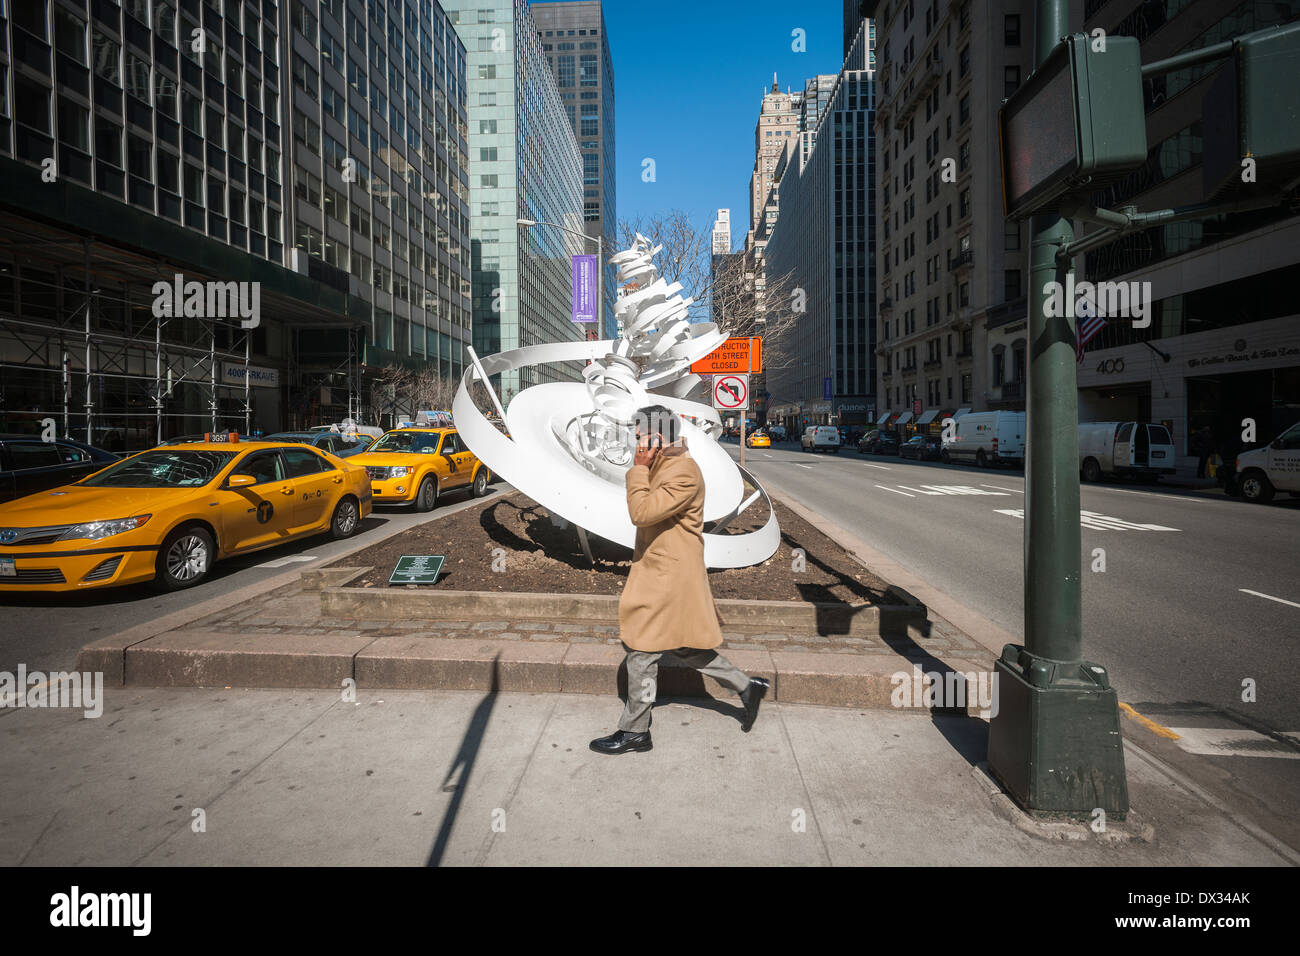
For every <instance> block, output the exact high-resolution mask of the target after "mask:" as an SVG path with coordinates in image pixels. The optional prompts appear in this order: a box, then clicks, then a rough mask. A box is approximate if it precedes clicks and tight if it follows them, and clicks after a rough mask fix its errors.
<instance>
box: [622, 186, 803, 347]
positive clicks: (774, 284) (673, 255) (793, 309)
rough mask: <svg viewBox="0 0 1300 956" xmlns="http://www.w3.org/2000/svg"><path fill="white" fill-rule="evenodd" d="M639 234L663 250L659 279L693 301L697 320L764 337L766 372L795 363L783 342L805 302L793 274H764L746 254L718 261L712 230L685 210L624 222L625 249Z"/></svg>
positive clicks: (657, 258)
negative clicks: (700, 225) (678, 286)
mask: <svg viewBox="0 0 1300 956" xmlns="http://www.w3.org/2000/svg"><path fill="white" fill-rule="evenodd" d="M638 233H640V234H641V235H643V236H645V237H646V238H647V239H649V240H650V241H651V242H652V243H653V244H654V245H661V246H663V248H662V249H661V250H660V252H659V253H658V254H657V255H656V256H655V264H656V265H657V266H658V267H659V275H660V276H661V277H663V279H664V280H665V281H666V282H668V283H669V284H671V283H673V282H680V283H681V284H682V294H683V295H689V296H691V297H693V298H694V300H695V301H694V302H693V303H692V305H691V317H692V319H694V320H695V321H712V322H716V323H717V324H718V327H719V328H720V329H722V331H724V332H726V333H727V334H728V335H761V336H763V365H764V367H765V368H783V367H785V366H787V365H789V364H790V363H791V362H792V361H793V357H792V355H791V354H790V352H789V350H788V349H787V348H785V347H783V344H782V340H783V339H784V338H787V336H786V333H787V332H789V331H790V330H791V329H793V327H794V325H795V323H796V322H797V321H798V319H799V317H800V316H801V315H802V314H803V310H804V298H805V297H804V295H803V292H802V289H800V288H799V284H798V282H797V280H796V277H795V275H794V273H793V272H787V273H783V274H780V275H773V274H768V275H766V276H763V275H762V274H761V272H762V270H761V262H760V261H759V260H758V259H757V257H755V256H754V255H749V254H746V253H744V252H736V253H730V254H727V255H720V256H717V257H714V255H713V235H712V231H711V230H709V229H702V228H697V227H696V225H695V223H694V222H693V221H692V220H691V217H690V216H689V215H688V214H687V213H685V212H683V211H682V210H680V209H674V210H672V211H670V212H667V213H662V214H660V215H656V216H642V217H639V218H637V219H632V220H626V219H625V220H623V221H621V222H620V223H619V238H620V248H624V249H626V248H628V247H629V246H631V245H632V243H633V242H634V241H635V240H636V236H637V234H638Z"/></svg>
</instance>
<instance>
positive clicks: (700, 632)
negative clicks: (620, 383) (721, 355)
mask: <svg viewBox="0 0 1300 956" xmlns="http://www.w3.org/2000/svg"><path fill="white" fill-rule="evenodd" d="M681 430H682V423H681V419H680V418H678V417H677V414H676V413H675V412H673V411H672V410H671V409H668V408H665V407H664V406H662V405H652V406H650V407H649V408H644V409H642V410H641V411H640V413H639V414H638V425H637V449H636V457H635V458H634V459H633V464H632V467H631V468H629V469H628V472H627V479H626V482H627V510H628V513H629V515H630V516H631V518H632V523H633V524H634V525H636V546H635V548H634V549H633V552H632V567H631V570H629V571H628V575H627V584H626V585H625V586H624V588H623V596H622V598H621V599H620V600H619V604H618V623H619V631H620V636H621V638H622V641H623V645H624V646H625V647H626V648H627V706H626V707H625V709H624V711H623V716H622V719H620V720H619V723H618V730H617V731H616V732H615V733H613V734H611V735H610V736H608V737H601V738H599V739H597V740H593V741H592V742H591V749H592V750H594V751H596V752H597V753H604V754H622V753H628V752H635V751H645V750H650V749H651V747H652V746H653V745H652V743H651V740H650V709H651V707H653V706H654V701H655V694H656V691H657V680H658V675H659V658H660V657H661V656H663V655H664V654H665V653H671V654H673V655H675V656H676V657H677V658H679V659H680V660H681V661H683V662H684V663H686V664H688V665H690V666H691V667H694V668H696V669H697V670H699V671H700V672H701V673H704V674H707V675H709V676H710V677H712V678H713V679H714V680H716V681H718V682H719V683H720V684H722V685H723V686H725V687H730V688H731V689H732V690H733V691H735V692H736V693H737V694H739V695H740V699H741V703H742V704H743V705H744V716H743V717H742V719H741V728H742V729H743V730H744V731H745V732H746V733H748V732H749V730H750V728H751V727H753V725H754V719H755V717H756V716H757V715H758V705H759V702H760V701H761V700H762V699H763V696H764V695H765V694H766V693H767V690H768V686H769V685H768V682H767V681H765V680H763V679H762V678H759V677H756V678H753V679H751V678H750V677H748V676H746V674H745V673H744V672H743V671H741V670H740V669H739V668H737V667H736V666H735V665H734V664H732V663H731V662H730V661H728V660H727V659H726V658H725V657H723V656H722V655H720V654H718V653H717V652H716V651H715V650H713V648H715V647H717V646H718V645H719V644H721V643H722V631H721V629H720V628H719V626H718V623H719V622H718V612H717V609H716V608H715V607H714V604H713V593H712V592H711V591H710V590H709V575H708V571H707V570H706V569H705V566H704V538H703V530H704V480H703V477H702V476H701V475H700V468H699V466H698V465H697V464H695V461H694V459H692V458H691V456H690V454H689V453H688V452H687V450H686V441H685V439H684V438H683V437H682V434H681Z"/></svg>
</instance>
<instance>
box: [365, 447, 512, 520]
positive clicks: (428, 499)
mask: <svg viewBox="0 0 1300 956" xmlns="http://www.w3.org/2000/svg"><path fill="white" fill-rule="evenodd" d="M348 461H349V462H350V463H352V464H354V465H360V466H362V467H363V468H365V469H366V471H367V472H368V473H369V474H370V491H371V494H372V496H373V497H374V502H375V504H377V505H412V504H413V505H415V510H416V511H432V510H433V508H434V506H435V505H436V504H437V503H438V499H439V498H441V497H442V495H443V493H444V492H448V491H452V490H453V489H456V488H469V489H470V490H471V492H472V494H473V495H474V497H475V498H481V497H483V496H484V495H485V494H487V486H488V482H489V481H491V480H492V474H491V472H489V471H488V469H487V466H486V465H485V464H483V463H482V462H481V461H479V460H478V457H477V456H476V455H475V454H474V453H473V452H472V451H470V450H469V449H468V448H466V447H465V443H464V442H463V441H462V440H461V437H460V433H459V432H457V431H456V429H454V428H419V427H412V428H396V429H394V430H393V431H390V432H385V433H384V434H383V435H381V436H380V437H379V438H377V439H375V443H374V444H373V445H371V446H370V447H369V448H368V449H366V450H365V451H364V452H362V453H361V454H359V455H353V456H352V457H351V458H349V459H348Z"/></svg>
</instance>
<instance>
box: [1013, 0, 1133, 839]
mask: <svg viewBox="0 0 1300 956" xmlns="http://www.w3.org/2000/svg"><path fill="white" fill-rule="evenodd" d="M1068 33H1069V2H1068V0H1038V6H1037V15H1036V17H1035V36H1034V63H1035V66H1036V67H1038V66H1041V65H1042V64H1043V61H1044V60H1045V59H1046V58H1047V56H1048V54H1050V53H1051V52H1052V50H1053V49H1054V48H1055V47H1056V46H1057V45H1058V42H1059V41H1060V38H1061V37H1064V36H1066V35H1067V34H1068ZM1073 238H1074V230H1073V227H1072V226H1071V224H1070V221H1069V220H1068V219H1066V218H1064V217H1063V215H1062V214H1061V213H1060V212H1059V211H1057V212H1047V213H1039V214H1037V215H1034V216H1033V217H1032V219H1031V220H1030V270H1029V275H1030V278H1029V317H1028V327H1029V349H1030V364H1029V394H1028V402H1027V418H1028V429H1027V435H1026V437H1027V442H1026V455H1027V460H1026V471H1025V477H1026V483H1025V484H1026V490H1025V499H1026V500H1025V644H1024V646H1023V647H1021V646H1019V645H1015V644H1008V645H1007V646H1006V647H1004V648H1003V651H1002V656H1001V658H1000V659H999V660H998V661H997V663H996V664H995V674H996V676H997V682H998V683H997V685H996V690H997V694H998V709H997V711H996V715H995V716H994V717H993V719H992V721H991V723H990V727H989V769H990V770H991V771H992V773H993V775H994V776H995V777H997V778H998V780H999V781H1000V782H1001V783H1002V784H1003V785H1004V786H1005V787H1006V789H1007V791H1008V792H1009V793H1010V794H1011V796H1012V797H1014V798H1015V799H1016V801H1017V802H1018V803H1019V804H1020V805H1021V806H1022V807H1023V808H1025V809H1026V810H1028V811H1030V812H1031V813H1034V814H1036V815H1046V816H1068V817H1083V818H1087V817H1093V816H1094V815H1095V811H1096V810H1097V809H1098V808H1100V809H1101V810H1103V811H1105V813H1107V814H1110V815H1112V816H1114V817H1116V818H1119V819H1123V817H1124V815H1125V814H1127V812H1128V809H1129V802H1128V784H1127V779H1126V776H1125V772H1124V750H1123V740H1122V738H1121V735H1120V728H1119V699H1118V696H1117V695H1116V693H1115V691H1114V689H1113V688H1111V686H1110V683H1109V680H1108V678H1107V675H1106V671H1105V669H1104V668H1102V667H1100V666H1098V665H1096V664H1091V663H1088V662H1087V661H1085V660H1084V659H1083V628H1082V594H1081V580H1080V579H1081V557H1082V556H1081V551H1082V538H1081V532H1080V528H1079V457H1078V437H1077V434H1078V422H1079V418H1078V392H1077V380H1076V376H1075V363H1076V357H1075V330H1074V327H1073V322H1072V320H1071V319H1070V318H1069V317H1068V316H1057V317H1049V316H1048V315H1047V307H1046V306H1047V293H1046V292H1045V290H1044V286H1046V285H1047V284H1048V283H1050V282H1058V283H1061V284H1062V286H1063V285H1064V283H1065V281H1066V273H1067V271H1068V269H1069V268H1070V266H1069V263H1068V261H1066V260H1063V259H1058V253H1059V252H1061V251H1062V250H1063V249H1065V248H1066V247H1067V246H1068V245H1069V244H1070V242H1071V241H1072V240H1073Z"/></svg>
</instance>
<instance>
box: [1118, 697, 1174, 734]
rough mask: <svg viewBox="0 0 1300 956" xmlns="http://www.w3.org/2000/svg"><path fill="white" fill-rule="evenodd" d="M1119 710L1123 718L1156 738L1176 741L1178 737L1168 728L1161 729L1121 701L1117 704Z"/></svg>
mask: <svg viewBox="0 0 1300 956" xmlns="http://www.w3.org/2000/svg"><path fill="white" fill-rule="evenodd" d="M1119 709H1120V710H1121V711H1123V713H1124V716H1125V717H1127V718H1129V719H1130V720H1136V721H1137V722H1138V723H1139V724H1141V725H1142V726H1143V727H1145V728H1146V729H1147V730H1149V731H1151V732H1152V733H1153V734H1155V735H1156V736H1157V737H1164V738H1165V739H1166V740H1177V739H1178V735H1177V734H1176V733H1174V732H1173V731H1172V730H1170V729H1169V728H1168V727H1161V726H1160V725H1159V724H1157V723H1156V722H1155V721H1154V720H1151V719H1150V718H1148V717H1143V716H1142V715H1141V714H1139V713H1138V712H1137V711H1136V710H1134V709H1133V708H1132V707H1131V706H1130V705H1128V704H1126V703H1124V702H1123V701H1122V700H1121V701H1120V702H1119Z"/></svg>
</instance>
